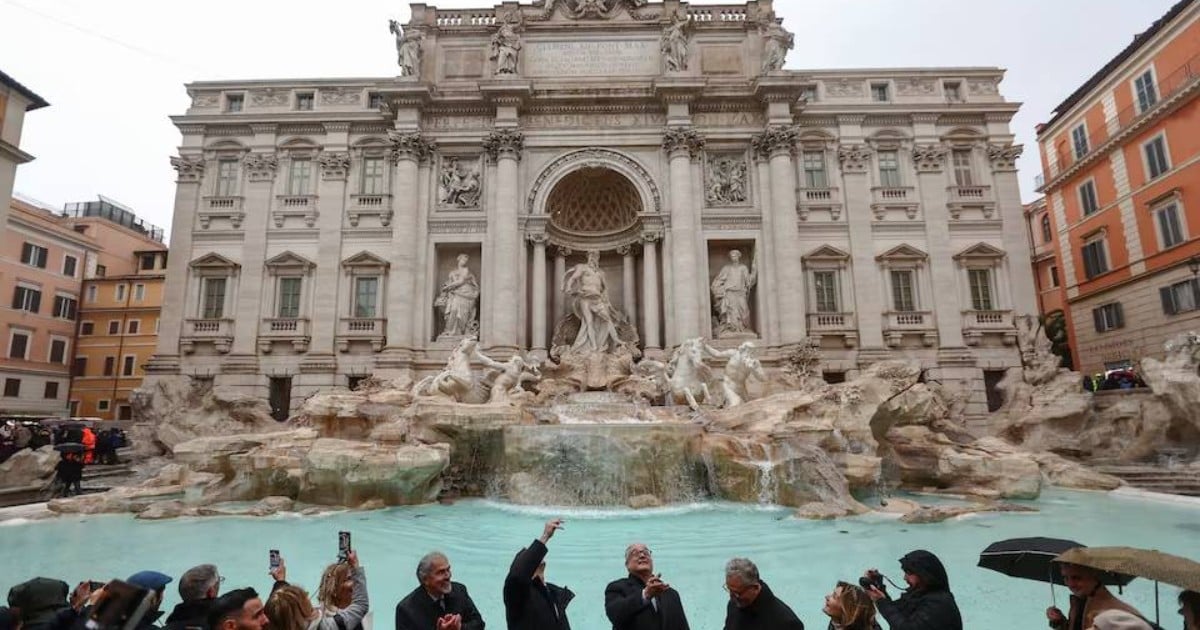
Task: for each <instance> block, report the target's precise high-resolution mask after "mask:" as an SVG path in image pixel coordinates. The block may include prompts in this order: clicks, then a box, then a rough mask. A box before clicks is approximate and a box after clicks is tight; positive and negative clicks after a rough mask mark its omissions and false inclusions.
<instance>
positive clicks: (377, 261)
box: [342, 250, 391, 269]
mask: <svg viewBox="0 0 1200 630" xmlns="http://www.w3.org/2000/svg"><path fill="white" fill-rule="evenodd" d="M342 266H343V267H373V268H380V267H382V268H384V269H386V268H388V267H389V266H391V263H389V262H388V261H387V260H385V259H383V258H380V257H379V256H376V255H375V254H372V253H371V252H368V251H366V250H363V251H361V252H358V253H357V254H355V255H353V256H351V257H349V258H347V259H345V260H343V261H342Z"/></svg>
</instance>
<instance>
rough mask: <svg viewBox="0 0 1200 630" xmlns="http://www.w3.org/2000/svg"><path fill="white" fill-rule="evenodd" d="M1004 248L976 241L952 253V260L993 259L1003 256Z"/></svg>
mask: <svg viewBox="0 0 1200 630" xmlns="http://www.w3.org/2000/svg"><path fill="white" fill-rule="evenodd" d="M1004 256H1005V253H1004V250H1002V249H1000V248H998V247H996V246H995V245H989V244H987V243H976V244H974V245H972V246H970V247H968V248H966V249H964V250H962V251H961V252H959V253H957V254H955V255H954V260H964V259H974V260H995V259H997V258H1004Z"/></svg>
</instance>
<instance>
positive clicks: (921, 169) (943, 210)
mask: <svg viewBox="0 0 1200 630" xmlns="http://www.w3.org/2000/svg"><path fill="white" fill-rule="evenodd" d="M947 153H949V152H948V151H947V150H946V148H945V147H943V146H941V145H940V144H922V145H917V146H915V147H913V164H914V165H915V166H916V170H917V190H918V194H919V195H920V198H921V213H922V216H923V218H924V219H925V239H926V240H925V242H926V252H928V254H929V273H930V279H931V280H932V285H933V287H936V289H940V290H938V291H937V294H936V295H933V294H930V295H923V296H921V305H920V310H930V311H933V318H934V320H935V322H936V324H937V330H938V340H939V345H941V346H943V347H948V348H960V347H963V345H964V344H963V334H962V318H963V315H962V305H961V303H960V302H959V294H958V293H959V292H958V286H959V285H960V283H959V280H958V270H957V269H956V268H955V264H954V259H953V258H952V256H953V255H954V252H952V251H950V213H949V211H948V209H947V202H948V201H949V200H948V199H947V196H946V186H947V184H948V180H947V179H946V173H945V167H946V154H947Z"/></svg>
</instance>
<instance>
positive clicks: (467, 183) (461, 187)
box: [438, 158, 479, 208]
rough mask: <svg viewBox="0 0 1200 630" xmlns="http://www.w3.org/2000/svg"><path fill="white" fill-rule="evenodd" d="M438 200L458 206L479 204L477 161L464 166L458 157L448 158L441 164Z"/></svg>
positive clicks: (448, 204)
mask: <svg viewBox="0 0 1200 630" xmlns="http://www.w3.org/2000/svg"><path fill="white" fill-rule="evenodd" d="M439 193H440V194H439V196H438V200H439V201H440V202H441V203H442V205H446V206H455V207H458V208H475V207H478V206H479V161H478V160H476V162H475V164H474V166H466V165H464V164H463V163H462V161H460V160H459V158H449V159H447V160H446V163H445V164H444V165H443V166H442V176H441V181H440V182H439Z"/></svg>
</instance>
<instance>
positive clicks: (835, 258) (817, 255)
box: [801, 245, 850, 262]
mask: <svg viewBox="0 0 1200 630" xmlns="http://www.w3.org/2000/svg"><path fill="white" fill-rule="evenodd" d="M801 260H803V261H804V262H846V261H847V260H850V254H847V253H846V252H844V251H842V250H840V249H838V248H836V247H834V246H832V245H822V246H820V247H818V248H816V249H814V250H812V251H811V252H808V253H807V254H805V255H804V256H803V257H802V258H801Z"/></svg>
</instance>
